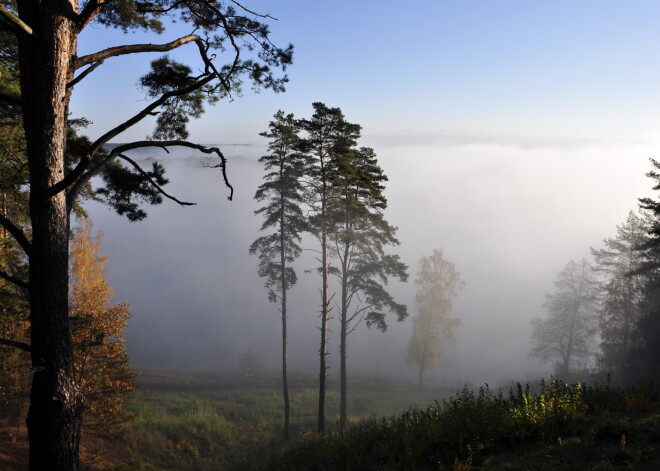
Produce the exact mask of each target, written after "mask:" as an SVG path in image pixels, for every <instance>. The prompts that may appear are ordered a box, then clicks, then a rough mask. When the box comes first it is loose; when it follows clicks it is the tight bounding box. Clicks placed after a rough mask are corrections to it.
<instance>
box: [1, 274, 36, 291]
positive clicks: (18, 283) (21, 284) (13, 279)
mask: <svg viewBox="0 0 660 471" xmlns="http://www.w3.org/2000/svg"><path fill="white" fill-rule="evenodd" d="M0 278H3V279H5V280H7V281H8V282H10V283H13V284H15V285H16V286H18V287H19V288H23V289H29V285H28V284H27V283H26V282H25V281H23V280H21V279H19V278H16V277H15V276H12V275H10V274H8V273H5V272H4V271H2V270H0Z"/></svg>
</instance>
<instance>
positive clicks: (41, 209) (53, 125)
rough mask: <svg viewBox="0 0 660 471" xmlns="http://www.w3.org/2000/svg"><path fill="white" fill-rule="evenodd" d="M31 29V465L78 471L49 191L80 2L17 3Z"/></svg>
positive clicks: (57, 217)
mask: <svg viewBox="0 0 660 471" xmlns="http://www.w3.org/2000/svg"><path fill="white" fill-rule="evenodd" d="M18 7H19V13H20V15H21V18H22V19H23V20H24V21H25V22H26V23H27V24H29V25H31V27H32V29H33V31H34V33H33V34H32V35H29V36H28V35H26V34H21V35H20V36H19V63H20V75H21V94H22V97H23V120H24V127H25V137H26V142H27V156H28V165H29V169H30V217H31V223H32V247H31V250H30V253H29V262H30V280H29V286H30V296H29V299H30V323H31V345H32V351H31V357H32V366H33V371H34V375H33V379H32V389H31V392H30V410H29V412H28V417H27V425H28V437H29V441H30V470H33V471H37V470H38V471H48V470H58V471H59V470H67V471H71V470H78V469H79V458H78V455H79V443H80V425H81V421H82V411H83V401H82V394H81V392H80V390H79V388H78V386H77V385H76V382H75V377H74V374H75V373H74V367H73V354H72V347H71V339H70V336H69V309H68V299H67V298H68V249H69V245H68V242H69V217H68V213H67V209H66V203H65V195H64V193H63V192H61V193H59V194H57V195H55V196H52V197H46V196H45V195H44V192H45V191H46V190H47V189H48V188H49V187H50V186H52V185H54V184H55V183H57V182H58V181H59V180H61V179H62V178H63V177H64V151H65V144H66V118H67V109H68V93H69V92H68V91H67V87H66V84H67V82H68V80H69V79H70V77H71V72H70V64H71V59H72V57H73V56H74V55H75V53H76V33H75V29H74V24H73V17H74V13H76V12H77V10H78V5H77V3H73V2H68V1H64V0H50V1H48V2H40V3H37V2H18Z"/></svg>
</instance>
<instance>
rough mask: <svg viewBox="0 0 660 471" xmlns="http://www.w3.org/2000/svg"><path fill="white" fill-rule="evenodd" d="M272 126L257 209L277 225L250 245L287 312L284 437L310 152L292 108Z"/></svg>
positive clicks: (267, 224) (268, 225)
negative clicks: (290, 325) (292, 305)
mask: <svg viewBox="0 0 660 471" xmlns="http://www.w3.org/2000/svg"><path fill="white" fill-rule="evenodd" d="M274 117H275V120H274V121H271V122H270V125H269V131H267V132H264V133H261V135H262V136H264V137H267V138H268V139H270V140H271V141H270V144H269V145H268V149H269V151H270V154H268V155H265V156H263V157H262V158H261V159H259V161H260V162H261V163H263V164H264V168H265V170H266V175H264V180H266V181H265V182H264V183H263V184H261V186H260V187H259V188H258V189H257V192H256V194H255V195H254V198H255V199H256V200H257V201H260V202H261V201H265V202H266V205H265V206H262V207H261V208H260V209H258V210H257V211H256V212H255V213H256V214H262V215H263V216H264V218H265V221H264V223H263V224H262V226H261V230H262V231H265V230H267V229H272V230H273V232H271V233H270V234H268V235H265V236H262V237H259V238H258V239H257V240H255V241H254V242H253V243H252V245H251V246H250V253H251V254H256V255H258V256H259V276H261V277H264V278H266V284H265V285H266V289H267V290H268V299H269V301H271V302H279V303H280V313H281V316H282V394H283V396H284V438H285V440H286V439H288V438H289V435H290V424H289V417H290V404H289V386H288V376H287V291H288V290H289V289H290V288H291V287H292V286H293V285H294V284H295V283H296V272H295V271H294V269H293V268H292V267H291V266H290V264H291V263H292V262H293V261H294V260H295V259H297V258H298V257H299V256H300V253H301V248H300V240H301V237H300V234H301V232H303V231H304V230H305V228H306V227H307V226H306V219H305V217H304V215H303V213H302V209H301V204H302V203H303V186H302V178H303V176H304V173H305V156H304V155H303V154H302V153H300V138H299V137H298V132H299V123H298V121H297V120H296V119H295V118H294V117H293V115H292V114H287V115H285V114H284V112H282V111H278V112H277V113H276V114H275V116H274Z"/></svg>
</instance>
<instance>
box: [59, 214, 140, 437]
mask: <svg viewBox="0 0 660 471" xmlns="http://www.w3.org/2000/svg"><path fill="white" fill-rule="evenodd" d="M101 237H102V234H98V235H96V236H92V223H91V222H90V221H89V220H83V221H82V222H81V223H80V225H79V226H78V227H77V228H75V229H74V234H73V239H72V241H71V258H70V264H71V278H70V296H69V298H70V300H69V304H70V311H71V336H72V340H73V345H74V364H75V368H76V373H77V375H78V382H79V384H80V386H81V388H82V391H83V394H84V395H85V400H86V405H87V410H86V416H87V417H86V423H87V424H90V425H95V426H96V427H98V428H100V430H101V431H103V432H113V431H115V430H117V426H118V425H119V424H121V423H122V422H125V421H126V420H128V419H130V417H129V416H128V415H127V414H125V413H124V412H123V410H122V409H123V406H124V404H125V402H126V394H128V393H130V392H132V391H133V390H134V389H135V383H134V379H135V371H134V370H133V369H131V368H130V366H129V364H128V355H127V354H126V348H125V346H124V340H125V337H124V329H125V328H126V327H127V326H128V324H129V320H130V318H131V310H130V308H129V306H128V305H127V304H118V305H115V306H110V300H111V299H112V296H113V292H112V288H111V287H110V286H109V285H108V283H107V282H106V281H105V271H106V270H105V263H106V261H107V257H104V256H102V255H101V254H100V248H101Z"/></svg>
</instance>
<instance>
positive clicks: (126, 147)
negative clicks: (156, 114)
mask: <svg viewBox="0 0 660 471" xmlns="http://www.w3.org/2000/svg"><path fill="white" fill-rule="evenodd" d="M146 147H160V148H161V149H163V150H165V152H169V151H168V147H187V148H189V149H195V150H198V151H200V152H202V153H204V154H209V155H211V154H215V155H217V156H218V157H219V158H220V160H221V163H220V164H218V165H214V166H210V165H205V166H207V167H210V168H221V169H222V176H223V179H224V182H225V185H226V186H227V188H229V190H230V193H229V196H228V199H229V200H230V201H231V199H232V198H233V195H234V187H233V186H231V184H230V183H229V179H228V177H227V172H226V164H227V159H226V157H225V156H224V154H223V153H222V152H221V151H220V149H219V148H217V147H206V146H203V145H201V144H195V143H193V142H188V141H179V140H174V141H136V142H131V143H128V144H122V145H120V146H117V147H115V148H114V149H112V151H110V153H109V154H108V156H107V157H106V158H105V159H103V161H102V162H101V163H99V164H97V165H96V166H94V167H93V168H91V169H89V170H88V171H87V172H86V173H85V174H84V175H82V176H81V177H80V178H79V179H78V180H77V181H76V183H75V185H74V186H73V187H72V188H71V190H70V191H69V193H68V194H67V209H69V210H70V209H71V208H72V207H73V203H74V201H75V199H76V197H77V196H78V193H79V192H80V190H81V188H82V187H83V186H84V185H85V184H86V183H87V182H88V181H89V180H90V179H91V178H92V177H94V176H95V175H97V174H98V173H99V172H100V171H101V170H102V169H103V168H104V167H105V166H107V165H108V164H109V163H110V162H112V161H113V160H115V159H116V158H117V157H120V154H123V153H125V152H127V151H130V150H135V149H142V148H146ZM123 158H124V159H125V160H126V157H125V156H124V157H123ZM76 168H77V167H76ZM74 171H75V170H74ZM72 173H73V172H72ZM79 173H81V172H79ZM67 178H68V177H67ZM164 195H165V196H167V197H168V198H170V199H173V200H174V201H176V202H177V203H179V204H187V205H191V204H195V203H182V202H180V201H179V200H177V199H176V198H173V197H170V196H169V195H167V194H165V193H164Z"/></svg>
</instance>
